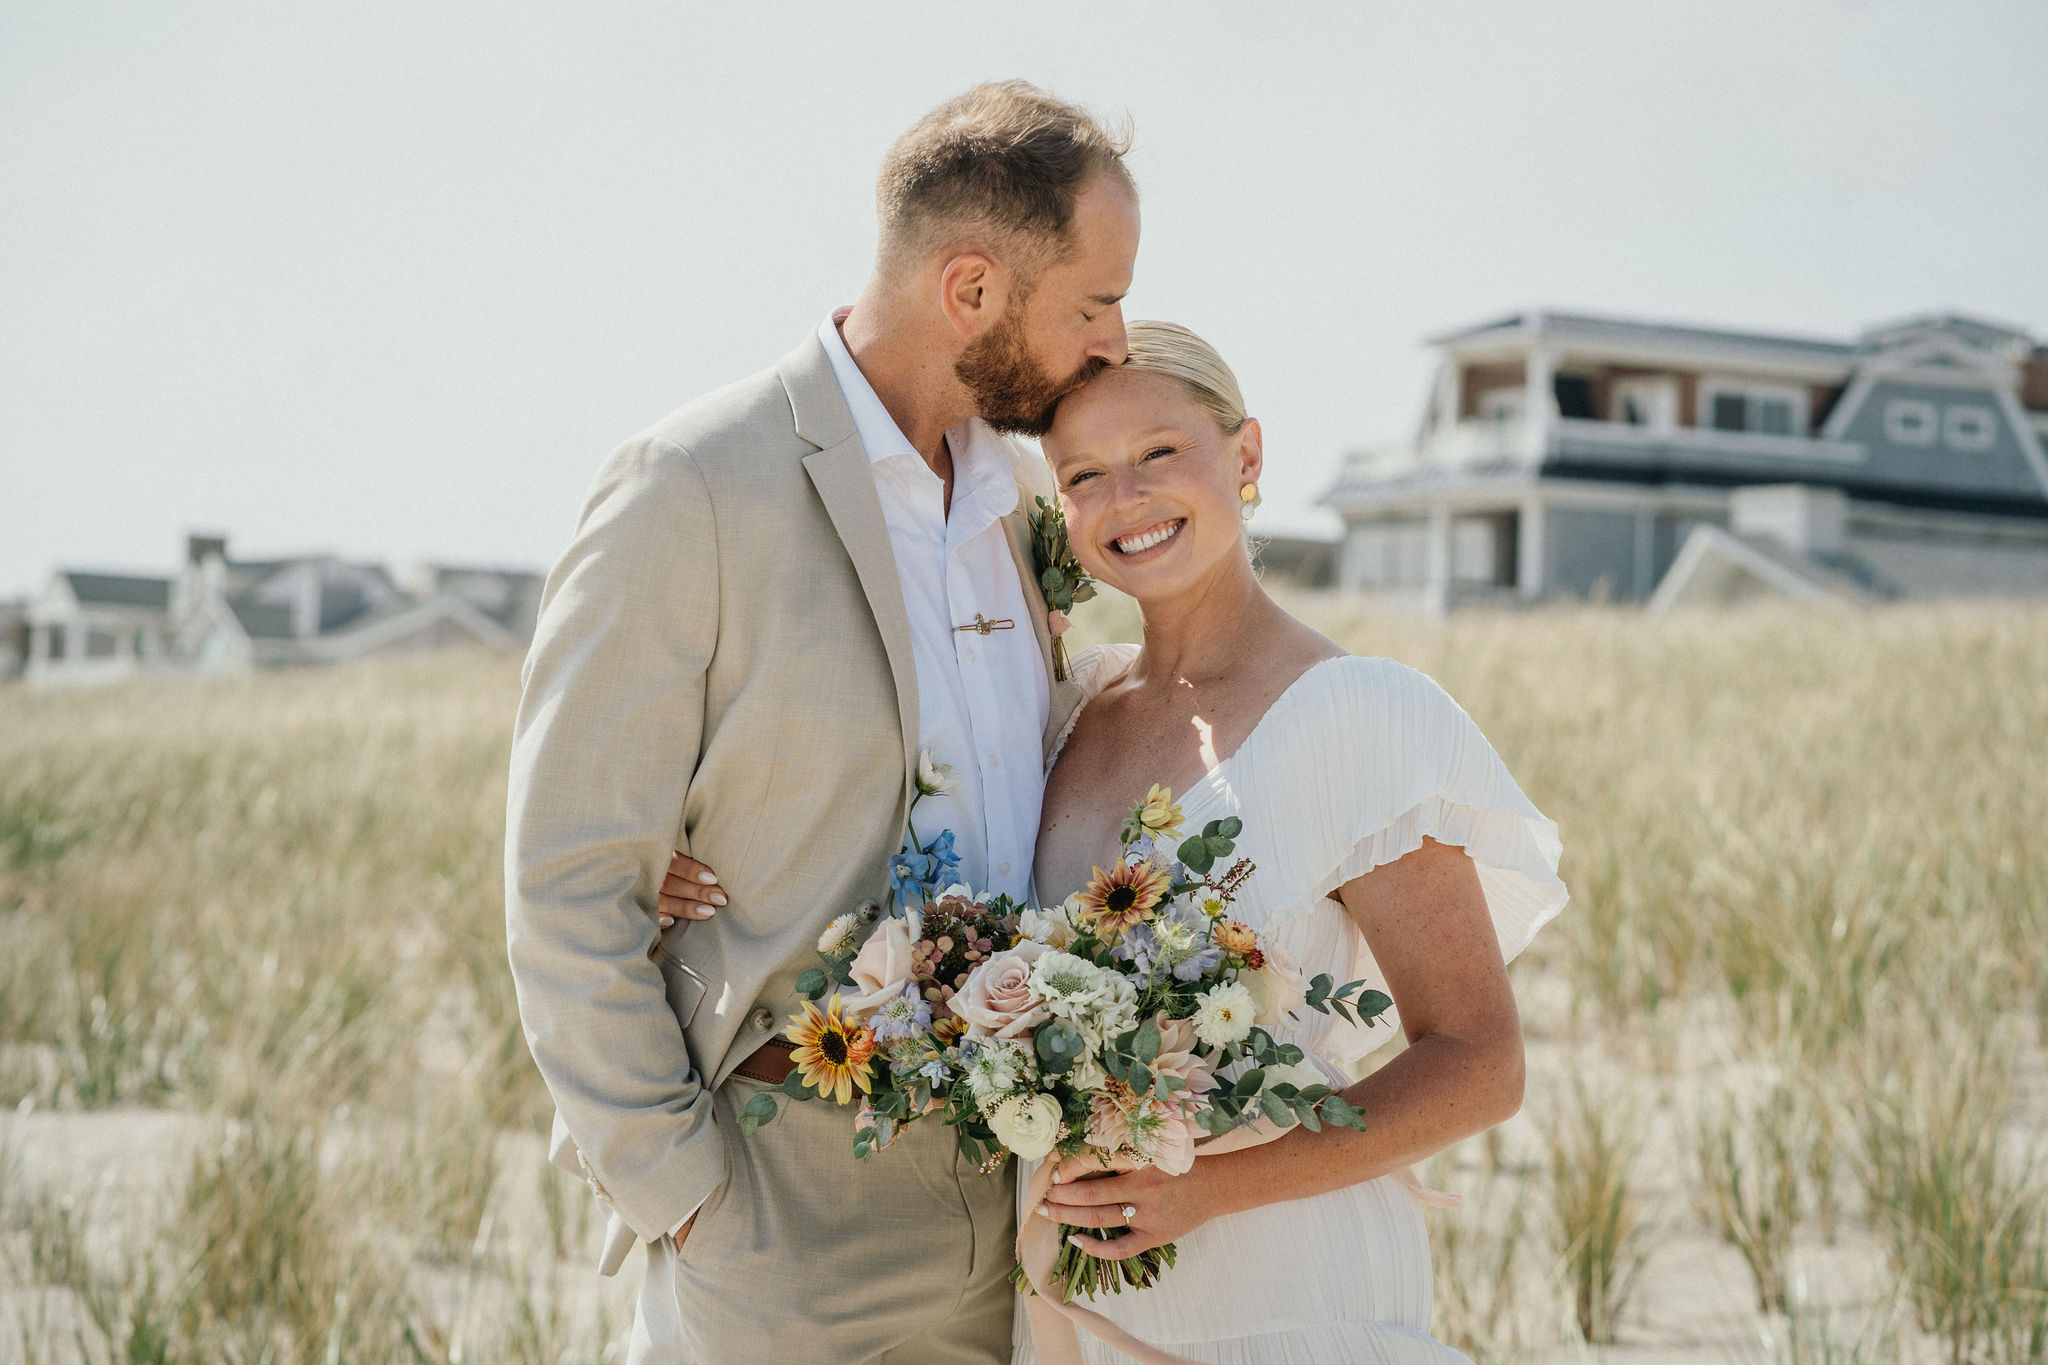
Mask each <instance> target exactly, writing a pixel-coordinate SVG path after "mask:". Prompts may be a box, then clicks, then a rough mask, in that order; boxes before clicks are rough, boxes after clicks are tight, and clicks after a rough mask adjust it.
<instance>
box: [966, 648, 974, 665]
mask: <svg viewBox="0 0 2048 1365" xmlns="http://www.w3.org/2000/svg"><path fill="white" fill-rule="evenodd" d="M965 657H966V659H967V662H968V663H973V662H974V651H973V650H971V649H970V650H968V651H967V654H966V656H965Z"/></svg>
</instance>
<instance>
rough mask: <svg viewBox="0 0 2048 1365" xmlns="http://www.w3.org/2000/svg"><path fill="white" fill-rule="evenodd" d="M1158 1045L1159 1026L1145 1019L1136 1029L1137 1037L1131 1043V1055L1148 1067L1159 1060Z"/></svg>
mask: <svg viewBox="0 0 2048 1365" xmlns="http://www.w3.org/2000/svg"><path fill="white" fill-rule="evenodd" d="M1159 1044H1160V1038H1159V1025H1158V1024H1157V1023H1156V1022H1155V1021H1153V1020H1151V1019H1147V1020H1146V1021H1145V1022H1144V1023H1143V1024H1142V1025H1140V1026H1139V1028H1138V1036H1137V1038H1136V1039H1135V1040H1134V1041H1133V1044H1132V1047H1131V1055H1132V1056H1134V1057H1136V1058H1137V1059H1138V1060H1139V1061H1141V1062H1143V1063H1145V1064H1146V1065H1147V1066H1150V1065H1151V1064H1152V1063H1153V1062H1155V1061H1157V1060H1158V1059H1159Z"/></svg>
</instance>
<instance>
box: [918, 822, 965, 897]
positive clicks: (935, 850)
mask: <svg viewBox="0 0 2048 1365" xmlns="http://www.w3.org/2000/svg"><path fill="white" fill-rule="evenodd" d="M925 853H926V855H927V856H929V857H930V858H931V859H932V860H933V867H932V876H931V884H932V886H933V888H934V889H936V888H938V887H943V886H949V885H951V884H952V880H953V874H954V873H955V872H958V871H959V870H960V855H959V854H958V853H956V852H954V851H953V831H952V830H950V829H942V830H940V831H939V837H938V838H936V839H934V840H932V841H931V843H929V844H927V845H926V846H925Z"/></svg>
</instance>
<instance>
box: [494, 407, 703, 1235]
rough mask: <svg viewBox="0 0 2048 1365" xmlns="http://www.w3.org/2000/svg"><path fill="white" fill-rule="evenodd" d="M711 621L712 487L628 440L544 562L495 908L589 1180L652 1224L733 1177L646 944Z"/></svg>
mask: <svg viewBox="0 0 2048 1365" xmlns="http://www.w3.org/2000/svg"><path fill="white" fill-rule="evenodd" d="M717 638H718V554H717V545H716V538H715V528H714V523H713V517H712V507H711V500H710V494H709V490H708V489H707V487H706V486H705V483H704V480H703V477H702V475H701V474H700V473H699V471H698V470H697V468H696V465H695V464H694V462H693V461H692V460H691V458H690V456H689V455H688V454H687V453H686V452H684V451H683V450H681V449H680V448H678V447H676V446H673V445H670V444H667V443H665V442H661V441H658V440H641V441H636V442H632V443H629V444H627V445H626V446H624V447H621V448H620V449H619V450H618V451H617V452H616V453H614V454H613V456H612V457H611V459H610V460H609V461H607V462H606V464H605V466H604V468H603V469H602V470H601V471H600V472H599V473H598V476H597V479H596V481H595V483H594V484H593V485H592V488H591V491H590V495H589V498H588V499H587V501H586V502H585V505H584V509H583V514H582V517H581V520H580V522H579V523H578V526H577V530H576V536H575V540H574V541H573V542H572V543H571V545H570V546H569V549H568V551H567V552H566V553H565V554H564V555H563V556H562V559H561V562H560V563H558V564H557V565H556V566H555V569H554V572H553V573H552V574H550V575H549V579H548V585H547V591H546V595H545V597H544V599H543V601H542V604H541V611H540V619H539V623H538V625H537V627H536V629H535V634H534V641H533V648H532V651H531V652H530V654H529V655H528V656H527V661H526V671H525V689H524V694H523V696H522V698H521V701H520V707H519V718H518V722H517V725H516V728H515V730H514V734H513V741H512V771H511V782H510V790H509V797H508V802H507V813H506V837H505V928H506V942H507V946H508V949H509V952H510V956H511V963H512V977H513V982H514V984H515V986H516V988H517V991H518V996H519V1013H520V1019H521V1021H522V1023H523V1024H524V1026H525V1031H526V1041H527V1045H528V1047H529V1048H530V1049H531V1050H532V1052H533V1058H534V1061H535V1063H536V1064H537V1065H538V1066H539V1068H540V1073H541V1077H542V1079H544V1080H545V1081H546V1082H547V1087H548V1090H549V1092H550V1094H551V1095H552V1096H553V1098H554V1101H555V1105H556V1107H557V1108H558V1109H559V1110H560V1112H561V1116H562V1120H563V1123H564V1124H565V1125H566V1127H567V1129H568V1132H569V1135H570V1137H571V1138H573V1139H574V1141H575V1143H576V1146H577V1149H578V1150H579V1151H580V1152H581V1153H582V1156H583V1161H584V1164H585V1167H586V1169H587V1172H588V1174H589V1175H590V1177H591V1179H592V1181H593V1183H594V1184H595V1185H596V1186H597V1190H598V1193H599V1195H600V1196H601V1197H602V1198H604V1199H605V1200H606V1201H607V1202H608V1203H609V1204H611V1206H612V1208H613V1209H614V1211H615V1212H617V1213H618V1214H619V1216H620V1217H622V1218H623V1219H624V1220H625V1221H626V1223H627V1224H628V1225H629V1226H630V1227H631V1228H632V1229H633V1231H634V1232H635V1233H636V1234H637V1235H638V1236H639V1237H640V1238H641V1239H642V1240H648V1241H651V1240H653V1239H655V1238H658V1237H660V1236H662V1235H664V1234H665V1233H667V1232H668V1230H669V1229H670V1228H671V1227H673V1226H675V1225H677V1224H678V1223H680V1222H681V1221H682V1220H683V1219H684V1218H685V1217H687V1216H688V1215H689V1213H690V1211H691V1210H692V1209H694V1208H696V1207H697V1206H698V1205H700V1204H701V1203H702V1202H703V1201H704V1199H705V1198H706V1197H707V1196H708V1195H710V1194H711V1193H712V1191H714V1190H716V1189H717V1188H718V1186H719V1185H720V1184H722V1183H723V1182H724V1180H725V1175H726V1169H725V1148H724V1142H723V1139H722V1136H721V1134H720V1133H719V1131H718V1128H717V1127H716V1125H715V1124H714V1122H713V1119H712V1111H711V1092H710V1089H709V1087H708V1086H707V1085H706V1083H705V1077H704V1074H703V1070H702V1068H701V1067H699V1066H698V1065H697V1064H696V1062H695V1060H694V1059H692V1058H691V1056H690V1052H689V1048H688V1045H687V1044H686V1042H685V1041H684V1037H683V1032H682V1029H681V1027H680V1026H679V1025H678V1024H677V1022H676V1018H675V1015H674V1013H673V1012H672V1011H671V1010H670V1009H669V1006H668V1002H667V996H666V991H665V988H664V986H663V983H662V977H661V971H660V968H659V967H658V966H657V965H656V963H655V962H654V961H652V960H651V959H650V957H649V948H650V947H651V946H652V944H653V942H654V940H655V937H656V934H657V928H656V919H655V897H656V893H657V891H658V889H659V887H660V884H661V878H662V876H663V874H664V873H665V872H666V870H667V867H668V858H669V852H670V850H671V849H672V848H675V847H680V846H681V845H682V842H683V836H682V830H681V825H682V810H683V800H684V796H685V794H686V793H687V791H688V789H689V785H690V780H691V777H692V775H693V773H694V771H695V769H696V766H697V758H698V746H699V744H700V742H701V740H702V736H703V728H704V690H705V670H706V668H707V667H708V666H709V664H710V661H711V654H712V649H713V647H714V645H715V644H716V641H717Z"/></svg>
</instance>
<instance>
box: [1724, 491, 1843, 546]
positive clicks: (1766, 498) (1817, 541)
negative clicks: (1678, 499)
mask: <svg viewBox="0 0 2048 1365" xmlns="http://www.w3.org/2000/svg"><path fill="white" fill-rule="evenodd" d="M1728 529H1730V530H1731V531H1733V532H1735V534H1736V535H1738V536H1756V537H1758V538H1759V539H1762V540H1769V541H1775V542H1776V543H1777V544H1779V545H1781V546H1783V547H1784V548H1785V549H1787V550H1790V551H1791V552H1792V553H1793V554H1796V555H1814V554H1831V553H1833V552H1835V551H1837V550H1840V549H1841V548H1842V547H1843V544H1844V543H1845V542H1846V541H1847V539H1848V530H1849V499H1848V496H1847V495H1846V494H1844V493H1843V492H1842V490H1841V489H1839V488H1816V487H1814V486H1813V485H1812V484H1805V483H1769V484H1752V485H1750V486H1749V487H1747V488H1738V489H1736V490H1735V491H1734V492H1733V493H1732V494H1730V495H1729V498H1728Z"/></svg>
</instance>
